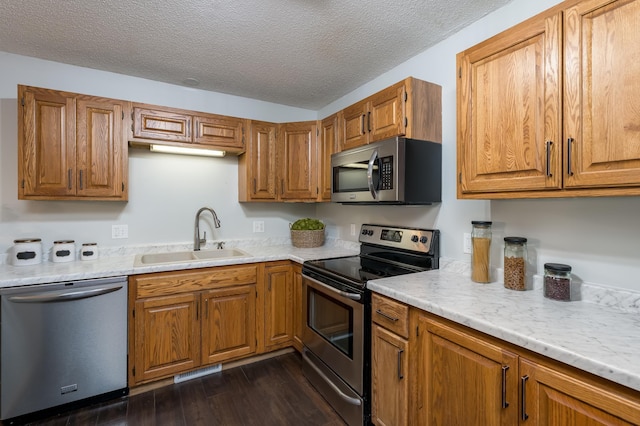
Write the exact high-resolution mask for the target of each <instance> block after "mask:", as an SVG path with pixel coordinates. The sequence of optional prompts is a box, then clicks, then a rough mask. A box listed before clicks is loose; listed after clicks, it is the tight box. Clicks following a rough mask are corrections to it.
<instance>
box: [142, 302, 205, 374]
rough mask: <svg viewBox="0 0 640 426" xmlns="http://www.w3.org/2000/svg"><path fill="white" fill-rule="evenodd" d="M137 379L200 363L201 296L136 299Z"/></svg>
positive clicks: (177, 370) (175, 372) (183, 368)
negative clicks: (199, 309)
mask: <svg viewBox="0 0 640 426" xmlns="http://www.w3.org/2000/svg"><path fill="white" fill-rule="evenodd" d="M135 345H136V352H135V378H136V382H141V381H146V380H150V379H154V378H159V377H164V376H169V375H172V374H178V373H181V372H184V371H188V370H190V369H193V368H195V367H198V366H199V365H200V321H199V318H198V299H197V296H196V295H195V294H193V293H189V294H181V295H176V296H167V297H153V298H149V299H142V300H138V301H136V302H135Z"/></svg>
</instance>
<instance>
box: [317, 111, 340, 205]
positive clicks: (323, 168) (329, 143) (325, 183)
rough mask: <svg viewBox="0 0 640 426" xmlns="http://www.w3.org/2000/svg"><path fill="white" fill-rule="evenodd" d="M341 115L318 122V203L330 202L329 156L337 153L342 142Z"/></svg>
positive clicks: (334, 115)
mask: <svg viewBox="0 0 640 426" xmlns="http://www.w3.org/2000/svg"><path fill="white" fill-rule="evenodd" d="M341 117H342V113H341V112H340V113H336V114H333V115H331V116H329V117H327V118H325V119H324V120H322V121H320V135H319V137H318V155H317V159H318V167H317V170H318V174H319V177H318V182H319V184H320V194H319V195H318V201H331V179H332V170H331V154H333V153H334V152H337V150H338V147H339V144H340V142H341V141H342V128H341V127H340V119H341Z"/></svg>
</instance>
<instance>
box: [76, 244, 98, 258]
mask: <svg viewBox="0 0 640 426" xmlns="http://www.w3.org/2000/svg"><path fill="white" fill-rule="evenodd" d="M97 258H98V244H97V243H83V244H82V248H81V249H80V259H81V260H95V259H97Z"/></svg>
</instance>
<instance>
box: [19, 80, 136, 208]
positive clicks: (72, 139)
mask: <svg viewBox="0 0 640 426" xmlns="http://www.w3.org/2000/svg"><path fill="white" fill-rule="evenodd" d="M129 109H130V104H129V102H126V101H120V100H115V99H107V98H100V97H95V96H87V95H81V94H76V93H68V92H61V91H56V90H50V89H44V88H38V87H29V86H22V85H20V86H18V111H19V113H18V129H19V130H18V198H19V199H22V200H71V199H73V200H114V201H126V200H127V190H128V182H127V179H128V174H127V168H128V152H127V123H128V122H129V121H128V118H129Z"/></svg>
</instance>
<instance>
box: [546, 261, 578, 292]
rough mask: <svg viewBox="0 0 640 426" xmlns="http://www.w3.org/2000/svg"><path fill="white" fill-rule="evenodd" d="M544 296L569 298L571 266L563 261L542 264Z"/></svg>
mask: <svg viewBox="0 0 640 426" xmlns="http://www.w3.org/2000/svg"><path fill="white" fill-rule="evenodd" d="M544 297H547V298H549V299H553V300H562V301H570V300H571V266H569V265H565V264H563V263H545V264H544Z"/></svg>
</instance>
